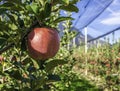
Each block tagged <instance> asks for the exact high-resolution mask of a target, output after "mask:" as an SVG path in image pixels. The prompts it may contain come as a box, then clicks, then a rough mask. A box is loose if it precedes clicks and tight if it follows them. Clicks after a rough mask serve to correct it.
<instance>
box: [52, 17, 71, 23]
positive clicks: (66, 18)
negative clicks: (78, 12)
mask: <svg viewBox="0 0 120 91" xmlns="http://www.w3.org/2000/svg"><path fill="white" fill-rule="evenodd" d="M66 20H73V18H72V17H59V18H57V19H56V20H55V21H54V22H53V23H59V22H62V21H66Z"/></svg>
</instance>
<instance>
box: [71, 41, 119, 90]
mask: <svg viewBox="0 0 120 91" xmlns="http://www.w3.org/2000/svg"><path fill="white" fill-rule="evenodd" d="M80 49H81V50H78V48H77V50H74V54H73V57H75V59H76V60H78V62H79V64H78V62H77V63H76V68H77V69H75V70H76V71H77V72H78V73H79V74H81V75H84V74H83V73H82V72H84V71H85V70H86V68H87V71H88V75H86V77H84V78H86V79H88V80H92V82H94V84H96V85H97V86H98V87H100V88H101V89H103V91H104V90H105V91H106V90H108V91H109V90H111V91H119V90H120V88H119V87H120V85H119V84H120V70H119V69H120V42H118V43H116V44H113V45H110V44H109V43H106V44H104V45H102V46H100V45H99V44H98V46H97V47H96V46H92V47H91V48H89V49H88V53H87V54H86V55H85V54H84V53H85V52H84V48H82V47H81V48H80ZM86 57H87V65H86V61H84V60H85V58H86ZM79 69H81V71H79Z"/></svg>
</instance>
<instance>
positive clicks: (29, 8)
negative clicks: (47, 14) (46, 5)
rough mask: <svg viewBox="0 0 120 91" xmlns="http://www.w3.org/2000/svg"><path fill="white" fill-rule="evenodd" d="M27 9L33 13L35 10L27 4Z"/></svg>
mask: <svg viewBox="0 0 120 91" xmlns="http://www.w3.org/2000/svg"><path fill="white" fill-rule="evenodd" d="M26 9H27V10H28V12H29V13H33V10H32V8H31V6H30V5H27V6H26Z"/></svg>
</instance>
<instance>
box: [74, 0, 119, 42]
mask: <svg viewBox="0 0 120 91" xmlns="http://www.w3.org/2000/svg"><path fill="white" fill-rule="evenodd" d="M108 3H111V4H110V5H109V6H108V7H107V8H106V9H105V10H104V8H105V6H104V5H108ZM86 5H88V6H87V7H88V8H84V7H86ZM77 6H78V7H79V10H80V11H79V12H78V13H73V15H72V16H73V18H75V20H74V21H73V26H74V27H76V28H78V29H80V30H79V31H82V30H83V29H84V27H85V24H89V23H90V24H89V25H87V29H88V34H90V35H91V36H93V37H97V36H100V35H102V34H105V33H107V32H109V31H111V30H113V29H115V28H117V27H120V0H81V1H80V2H78V3H77ZM102 9H103V10H102ZM100 12H102V13H101V14H100V15H99V16H98V17H97V18H96V19H95V20H94V21H92V22H90V21H91V19H93V18H94V17H95V14H97V13H100ZM80 16H81V17H80ZM81 27H82V29H81ZM82 33H83V34H84V31H82ZM107 37H109V38H110V39H111V40H112V34H110V35H108V36H107ZM118 38H120V30H118V31H117V32H115V39H118Z"/></svg>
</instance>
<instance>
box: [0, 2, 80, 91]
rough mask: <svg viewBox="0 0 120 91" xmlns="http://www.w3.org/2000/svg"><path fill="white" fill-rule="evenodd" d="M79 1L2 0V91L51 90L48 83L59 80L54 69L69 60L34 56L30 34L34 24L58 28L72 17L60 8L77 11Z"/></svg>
mask: <svg viewBox="0 0 120 91" xmlns="http://www.w3.org/2000/svg"><path fill="white" fill-rule="evenodd" d="M77 1H78V0H0V3H1V4H0V27H1V28H0V54H1V55H2V56H3V57H4V60H3V61H2V62H1V63H0V90H1V91H8V90H10V91H14V90H15V91H37V90H49V89H50V88H49V84H51V83H53V82H55V81H60V77H59V75H58V74H55V73H54V69H55V68H56V67H57V66H60V65H64V64H67V63H68V62H69V57H68V55H66V56H63V57H60V58H59V56H56V57H55V58H53V59H48V60H46V61H42V60H40V61H36V60H33V59H32V58H31V57H29V55H28V53H27V49H26V41H27V35H28V33H29V32H30V31H31V30H32V29H33V28H35V27H43V26H47V27H54V28H57V29H58V25H59V23H60V22H63V21H66V20H73V18H71V16H66V17H63V16H60V11H61V10H65V11H68V12H78V8H77V7H76V6H75V3H77ZM58 30H59V29H58ZM59 31H60V30H59ZM60 51H61V50H60ZM60 54H61V53H60ZM58 55H59V53H58Z"/></svg>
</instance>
